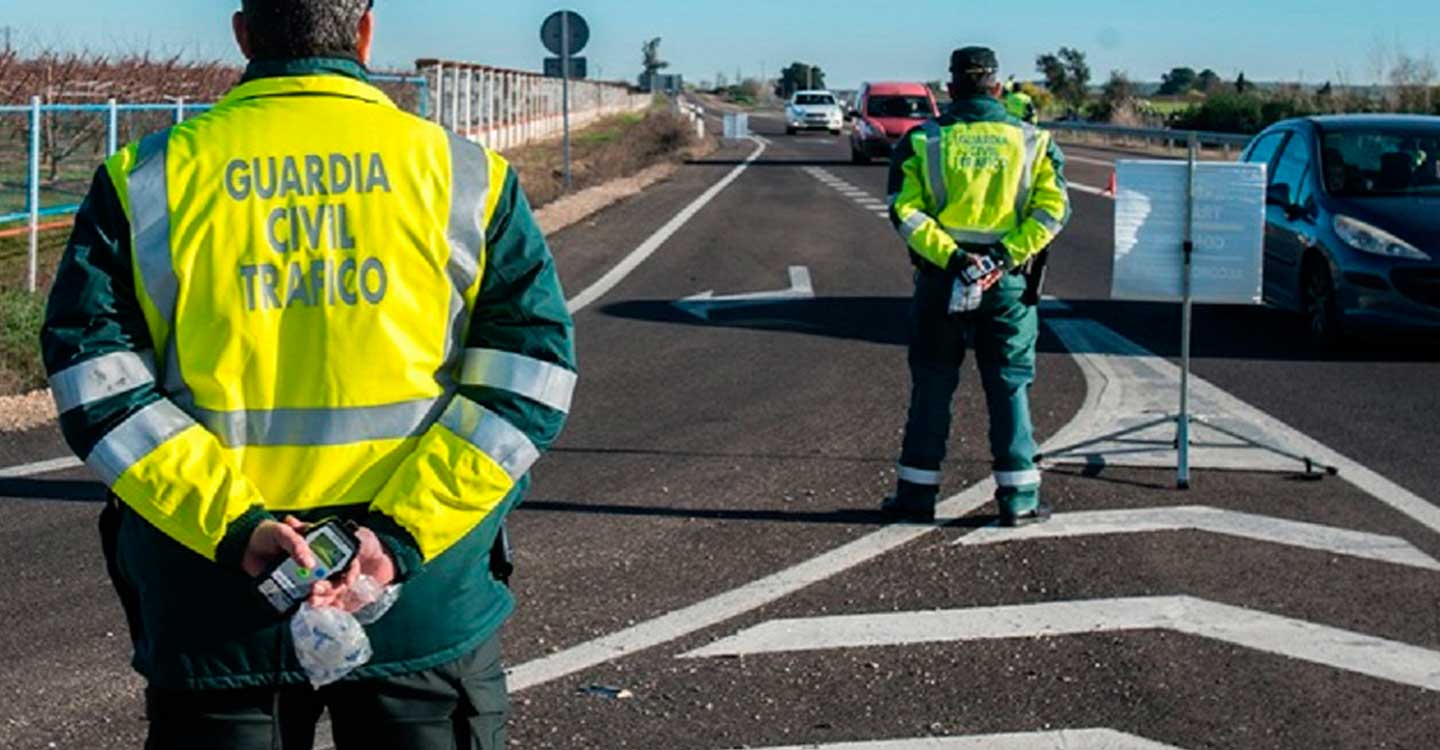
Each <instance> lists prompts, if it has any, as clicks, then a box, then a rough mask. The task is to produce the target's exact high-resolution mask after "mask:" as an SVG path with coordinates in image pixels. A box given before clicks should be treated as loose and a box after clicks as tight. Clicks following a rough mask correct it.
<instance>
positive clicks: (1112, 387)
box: [1046, 318, 1440, 533]
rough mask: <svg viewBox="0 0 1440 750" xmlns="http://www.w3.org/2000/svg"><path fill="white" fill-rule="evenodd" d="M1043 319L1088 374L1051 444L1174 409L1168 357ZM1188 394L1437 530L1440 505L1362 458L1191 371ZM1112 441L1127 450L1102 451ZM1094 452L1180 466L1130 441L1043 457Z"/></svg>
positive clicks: (1199, 456) (1233, 461)
mask: <svg viewBox="0 0 1440 750" xmlns="http://www.w3.org/2000/svg"><path fill="white" fill-rule="evenodd" d="M1046 323H1047V324H1048V325H1049V326H1050V330H1052V331H1054V332H1055V335H1056V337H1057V338H1059V339H1060V341H1061V343H1062V344H1064V346H1065V348H1066V349H1067V350H1069V351H1070V352H1071V353H1072V356H1073V357H1074V358H1075V362H1076V364H1077V365H1079V367H1080V371H1081V373H1082V374H1083V375H1084V377H1085V405H1084V406H1083V407H1081V409H1080V414H1079V415H1077V416H1076V418H1075V419H1074V420H1072V421H1071V422H1070V423H1069V424H1067V425H1066V426H1065V427H1063V428H1061V430H1060V431H1059V432H1058V433H1057V434H1056V435H1055V436H1054V437H1053V438H1051V439H1050V441H1049V444H1050V445H1052V446H1057V447H1062V448H1063V447H1065V446H1070V445H1074V444H1076V443H1080V442H1083V441H1086V440H1089V439H1091V438H1093V437H1095V436H1099V435H1104V434H1107V433H1111V432H1113V431H1114V430H1115V429H1117V428H1121V427H1128V426H1130V425H1132V424H1136V423H1137V422H1138V421H1142V420H1146V419H1149V418H1151V417H1153V416H1154V415H1155V413H1157V410H1158V413H1161V414H1163V413H1165V412H1167V411H1169V410H1170V409H1171V408H1173V406H1174V403H1175V401H1176V400H1177V399H1178V398H1179V395H1178V394H1179V383H1180V368H1179V367H1178V366H1176V365H1175V364H1174V363H1172V362H1170V360H1168V359H1165V358H1164V357H1160V356H1156V355H1155V354H1154V353H1153V352H1151V351H1150V350H1148V349H1146V348H1144V347H1142V346H1140V345H1139V344H1136V343H1135V342H1133V341H1131V340H1130V339H1127V338H1125V337H1124V336H1121V335H1120V334H1118V333H1116V332H1115V331H1113V330H1111V329H1110V328H1107V327H1106V326H1104V325H1101V324H1100V323H1097V322H1095V321H1093V320H1076V319H1068V318H1052V319H1049V320H1047V321H1046ZM1190 396H1191V402H1192V404H1193V405H1194V407H1195V411H1196V413H1197V414H1205V415H1207V416H1209V417H1210V418H1211V419H1212V420H1213V421H1214V422H1215V423H1216V424H1220V425H1222V426H1225V427H1229V428H1231V429H1233V430H1235V431H1237V432H1240V433H1241V434H1245V435H1249V436H1251V437H1253V438H1255V439H1257V440H1259V441H1260V442H1262V443H1266V444H1270V445H1278V446H1280V447H1283V448H1286V449H1288V450H1289V451H1290V452H1292V453H1296V454H1298V455H1302V456H1309V457H1311V458H1312V459H1314V460H1316V461H1319V462H1320V463H1322V464H1328V465H1330V466H1335V467H1337V468H1339V469H1340V477H1341V478H1342V479H1344V480H1345V481H1347V482H1349V483H1350V484H1352V485H1354V486H1355V487H1357V488H1359V489H1361V490H1363V491H1364V492H1366V493H1368V494H1370V495H1371V496H1373V497H1374V498H1375V499H1377V500H1379V501H1380V502H1382V503H1384V504H1386V505H1388V506H1390V507H1392V508H1394V509H1395V510H1397V511H1399V512H1401V513H1403V514H1405V515H1406V516H1409V517H1410V518H1411V519H1412V520H1414V521H1416V522H1418V523H1420V524H1422V525H1423V526H1425V527H1426V528H1428V529H1430V530H1432V531H1435V532H1437V533H1440V508H1437V507H1436V506H1434V505H1432V504H1431V503H1429V502H1427V501H1426V500H1425V499H1423V498H1421V497H1420V496H1419V495H1417V494H1415V493H1414V492H1411V491H1409V490H1407V489H1405V488H1404V487H1401V486H1400V485H1398V484H1396V483H1395V482H1392V481H1390V480H1389V479H1386V478H1385V477H1383V476H1381V475H1380V474H1379V473H1377V472H1375V471H1373V470H1371V469H1369V468H1366V467H1365V466H1364V465H1362V464H1361V463H1360V462H1358V461H1355V460H1353V459H1351V458H1349V457H1347V456H1345V455H1343V454H1341V453H1340V452H1339V451H1336V450H1334V449H1332V448H1330V447H1329V446H1327V445H1325V444H1323V443H1321V442H1320V441H1318V440H1315V439H1314V438H1312V437H1310V436H1308V435H1306V434H1305V433H1303V432H1301V431H1299V430H1297V429H1295V428H1294V427H1291V426H1290V425H1288V424H1285V423H1284V422H1282V421H1280V420H1279V419H1276V418H1275V417H1273V416H1271V415H1269V414H1267V413H1265V412H1263V411H1261V410H1259V409H1257V408H1255V407H1254V406H1251V405H1250V404H1248V403H1246V402H1244V401H1241V400H1240V399H1238V398H1236V397H1234V396H1232V395H1230V394H1229V393H1226V392H1225V391H1223V390H1221V389H1220V388H1218V387H1216V386H1215V385H1213V384H1212V383H1210V382H1209V381H1207V380H1205V379H1204V378H1200V377H1196V376H1195V375H1193V374H1192V375H1191V377H1190ZM1165 429H1166V428H1161V429H1160V430H1159V431H1157V432H1156V433H1149V434H1151V435H1158V436H1159V437H1160V438H1161V439H1171V438H1173V433H1174V430H1173V428H1171V429H1169V431H1168V433H1167V432H1165ZM1205 429H1206V428H1205V427H1204V425H1202V424H1199V423H1197V424H1196V430H1197V432H1198V431H1202V430H1205ZM1110 448H1117V449H1120V450H1122V451H1127V450H1128V451H1130V452H1126V453H1120V454H1118V455H1115V456H1108V455H1104V454H1105V452H1106V451H1107V449H1110ZM1053 449H1055V448H1052V450H1053ZM1091 456H1099V458H1098V461H1099V462H1100V463H1105V464H1110V465H1116V466H1125V465H1131V466H1149V467H1155V466H1169V467H1173V466H1174V465H1175V464H1174V451H1173V449H1166V448H1160V449H1158V450H1157V451H1152V452H1149V453H1144V452H1134V451H1133V443H1131V444H1125V443H1121V444H1115V445H1111V444H1104V445H1100V446H1096V447H1092V448H1084V449H1079V450H1077V451H1075V452H1074V453H1071V454H1066V455H1064V456H1047V457H1046V460H1047V461H1051V460H1052V459H1053V460H1054V461H1057V462H1067V463H1068V462H1080V463H1091V462H1093V460H1092V459H1091ZM1191 462H1192V464H1193V465H1195V466H1209V467H1210V468H1229V469H1245V468H1251V469H1254V468H1262V469H1265V470H1295V469H1297V468H1298V467H1299V466H1300V464H1299V462H1297V461H1292V460H1290V459H1282V458H1279V457H1275V456H1273V455H1272V454H1268V453H1266V452H1265V451H1260V450H1256V449H1253V448H1243V447H1231V448H1227V447H1221V448H1215V447H1199V448H1195V449H1193V450H1192V451H1191Z"/></svg>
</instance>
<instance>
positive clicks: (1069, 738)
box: [760, 729, 1180, 750]
mask: <svg viewBox="0 0 1440 750" xmlns="http://www.w3.org/2000/svg"><path fill="white" fill-rule="evenodd" d="M760 750H1180V748H1178V747H1175V746H1174V745H1166V744H1164V743H1161V742H1155V741H1154V740H1147V739H1145V738H1144V737H1136V736H1135V735H1133V734H1126V733H1124V732H1117V731H1115V730H1113V729H1061V730H1059V731H1054V732H1025V733H1013V734H988V735H971V736H968V737H914V738H909V739H899V740H869V741H864V742H836V743H832V744H828V745H789V746H786V747H770V748H761V749H760Z"/></svg>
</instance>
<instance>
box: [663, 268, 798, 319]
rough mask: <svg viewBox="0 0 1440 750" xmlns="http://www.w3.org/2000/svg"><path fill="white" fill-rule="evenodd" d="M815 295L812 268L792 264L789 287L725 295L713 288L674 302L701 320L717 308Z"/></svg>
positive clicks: (761, 303)
mask: <svg viewBox="0 0 1440 750" xmlns="http://www.w3.org/2000/svg"><path fill="white" fill-rule="evenodd" d="M814 297H815V286H814V285H813V284H811V283H810V269H809V268H806V267H805V266H790V288H789V289H780V290H776V291H773V292H750V293H749V294H730V295H726V296H723V297H717V296H715V291H714V290H713V289H712V290H709V291H705V292H701V293H699V294H696V295H694V296H691V297H686V298H685V299H682V300H678V301H676V302H674V303H673V304H674V305H675V306H676V307H678V308H680V309H681V310H684V311H685V312H687V313H689V314H691V315H694V316H695V317H697V318H699V319H701V320H709V319H710V311H711V310H714V309H717V308H727V309H728V308H734V307H746V306H748V305H768V304H772V303H775V302H784V301H785V300H792V299H814Z"/></svg>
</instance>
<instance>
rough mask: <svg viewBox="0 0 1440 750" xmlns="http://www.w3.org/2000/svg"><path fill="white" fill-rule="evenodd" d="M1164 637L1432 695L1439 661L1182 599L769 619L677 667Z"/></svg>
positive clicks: (1438, 685)
mask: <svg viewBox="0 0 1440 750" xmlns="http://www.w3.org/2000/svg"><path fill="white" fill-rule="evenodd" d="M1127 630H1172V631H1175V632H1177V633H1183V634H1186V635H1193V636H1199V637H1202V638H1210V639H1213V640H1217V641H1223V642H1225V643H1231V644H1234V645H1236V646H1243V647H1245V648H1252V649H1255V650H1257V651H1264V652H1267V653H1271V654H1279V655H1281V656H1288V657H1290V658H1292V659H1299V660H1301V661H1308V662H1312V663H1314V664H1321V665H1324V666H1327V667H1333V668H1335V669H1343V670H1346V671H1349V672H1357V673H1359V674H1363V675H1368V676H1370V677H1375V678H1378V679H1382V680H1389V681H1390V682H1396V683H1400V684H1402V685H1413V686H1415V687H1419V688H1424V689H1426V690H1434V691H1440V652H1436V651H1431V650H1429V649H1425V648H1420V647H1419V646H1411V645H1409V644H1406V643H1400V642H1398V641H1390V640H1385V639H1384V638H1376V637H1374V636H1369V635H1365V634H1363V633H1355V632H1352V631H1348V630H1341V629H1339V628H1332V627H1328V626H1325V625H1317V624H1315V623H1312V622H1306V621H1304V620H1294V619H1291V618H1288V617H1281V616H1279V615H1272V614H1270V613H1268V612H1260V611H1258V610H1253V609H1245V608H1243V607H1232V606H1229V605H1226V604H1217V603H1215V602H1211V601H1206V600H1204V599H1197V598H1194V597H1189V596H1160V597H1140V598H1133V599H1097V600H1093V601H1078V602H1054V603H1049V604H1026V605H1016V606H1008V607H981V608H976V609H952V610H938V611H931V612H896V613H885V614H869V615H840V616H833V617H812V618H805V619H796V620H772V621H770V622H767V623H764V624H761V625H757V626H755V627H753V628H750V629H748V630H745V631H742V632H741V633H739V634H738V635H735V636H731V637H730V638H725V639H723V640H719V641H716V642H715V643H712V644H710V645H709V646H705V647H703V648H700V649H696V650H694V651H691V652H689V653H687V654H682V655H681V658H704V657H715V656H742V655H745V654H763V653H780V652H787V651H818V650H824V649H836V648H861V647H867V646H899V645H907V644H915V643H951V642H963V641H980V640H999V639H1005V638H1041V637H1052V636H1062V635H1081V634H1086V633H1109V632H1116V631H1127Z"/></svg>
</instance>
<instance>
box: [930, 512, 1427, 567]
mask: <svg viewBox="0 0 1440 750" xmlns="http://www.w3.org/2000/svg"><path fill="white" fill-rule="evenodd" d="M1186 530H1193V531H1205V532H1209V533H1212V534H1223V535H1225V536H1233V537H1240V538H1242V539H1254V540H1257V541H1261V542H1270V543H1273V544H1284V545H1287V546H1290V547H1300V548H1303V549H1312V550H1318V551H1320V552H1329V553H1332V554H1336V555H1346V556H1349V557H1358V558H1363V559H1366V560H1377V561H1379V562H1386V563H1391V564H1394V565H1407V566H1410V567H1415V568H1422V569H1424V570H1435V571H1440V561H1437V560H1435V558H1433V557H1430V556H1429V555H1427V554H1425V553H1424V552H1421V551H1420V550H1419V549H1417V548H1416V547H1415V545H1413V544H1411V543H1409V542H1407V541H1405V540H1404V539H1400V538H1398V537H1393V536H1385V535H1382V534H1371V533H1368V532H1364V531H1352V530H1350V529H1340V528H1335V527H1333V526H1321V525H1319V524H1313V523H1303V522H1300V521H1290V520H1286V519H1281V518H1271V517H1269V516H1259V515H1254V514H1251V513H1241V512H1239V511H1233V510H1225V509H1222V508H1210V507H1204V506H1181V507H1173V508H1143V509H1139V510H1101V511H1087V512H1080V513H1059V514H1056V515H1055V517H1054V518H1052V519H1051V520H1050V522H1049V523H1044V524H1039V525H1036V526H1027V527H1024V528H1020V529H1002V528H1000V527H999V526H989V527H986V528H983V529H979V530H977V531H975V532H974V533H971V534H966V535H965V536H962V537H960V538H959V539H958V540H956V541H955V546H959V547H979V546H985V545H993V544H1005V543H1009V542H1021V541H1030V540H1034V539H1059V538H1065V537H1077V536H1098V535H1101V534H1140V533H1152V532H1160V531H1186Z"/></svg>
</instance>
